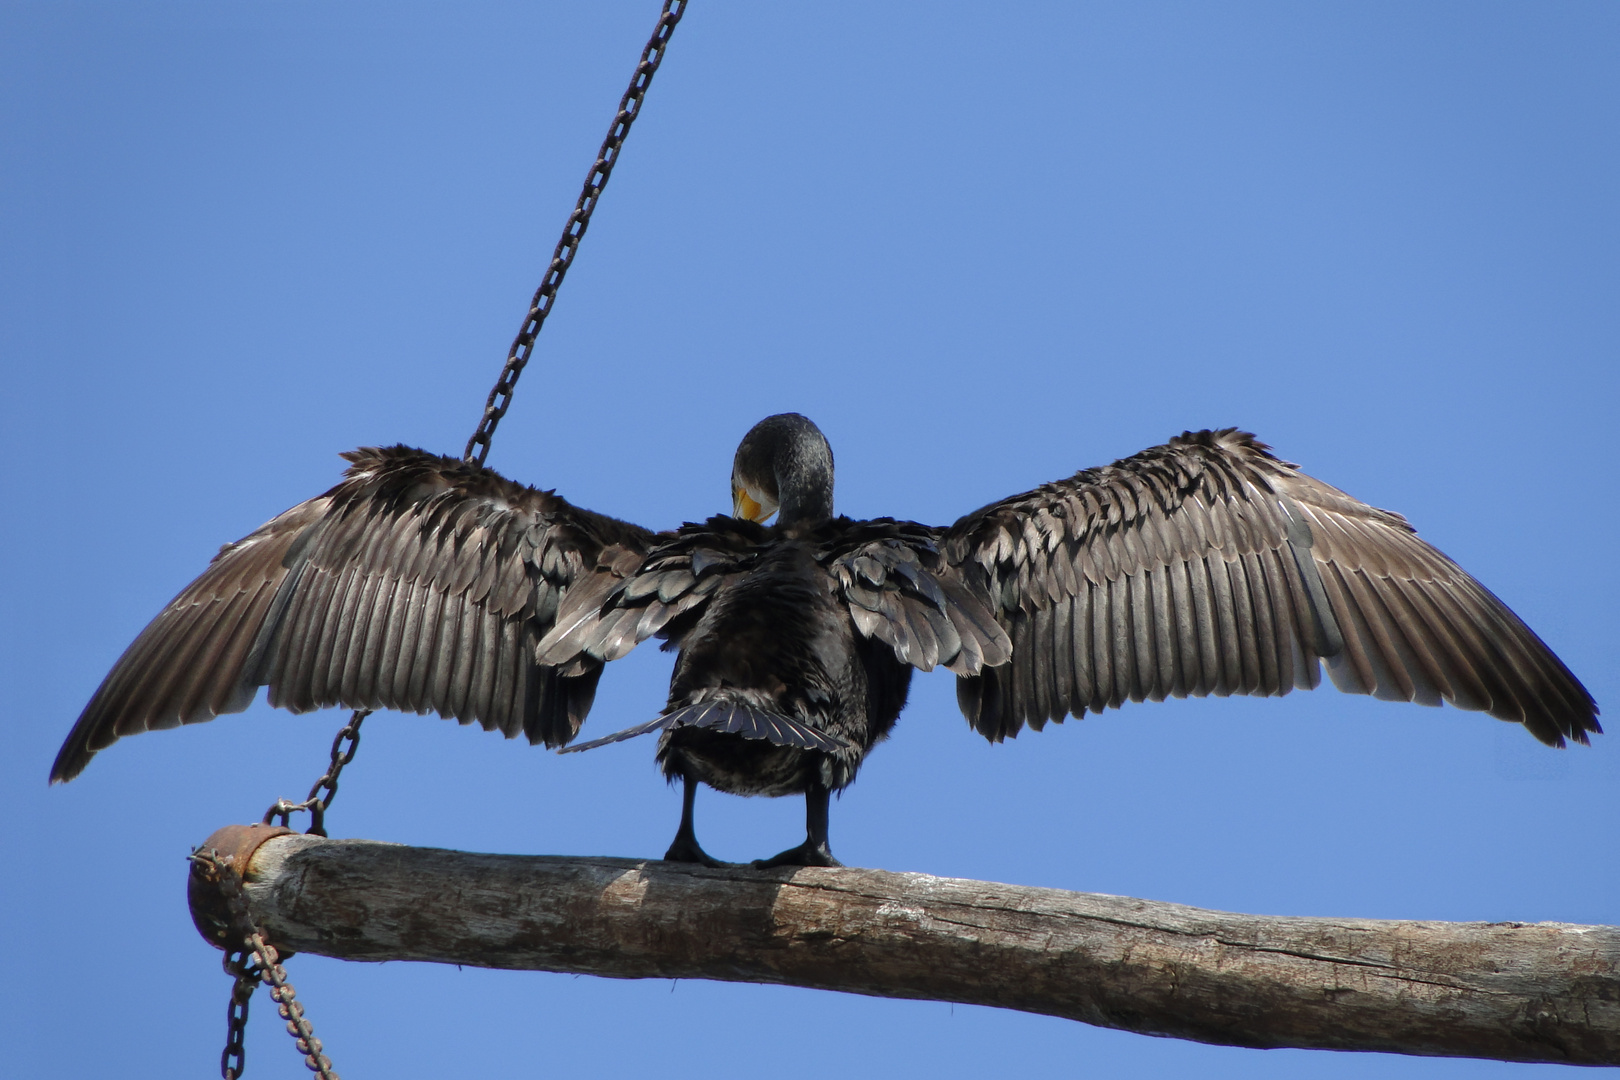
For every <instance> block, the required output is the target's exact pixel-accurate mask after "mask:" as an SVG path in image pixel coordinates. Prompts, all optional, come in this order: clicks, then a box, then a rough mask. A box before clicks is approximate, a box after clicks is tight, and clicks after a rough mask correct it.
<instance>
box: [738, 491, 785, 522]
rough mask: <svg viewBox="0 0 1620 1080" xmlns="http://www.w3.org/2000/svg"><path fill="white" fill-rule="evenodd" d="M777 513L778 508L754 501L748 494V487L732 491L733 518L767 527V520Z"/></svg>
mask: <svg viewBox="0 0 1620 1080" xmlns="http://www.w3.org/2000/svg"><path fill="white" fill-rule="evenodd" d="M773 513H776V507H765V505H761V504H758V502H755V500H753V495H750V494H748V489H747V487H732V489H731V517H734V518H742V520H745V521H758V523H760V525H765V520H766V518H768V517H771V515H773Z"/></svg>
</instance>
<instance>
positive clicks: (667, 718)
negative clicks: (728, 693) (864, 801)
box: [562, 701, 849, 754]
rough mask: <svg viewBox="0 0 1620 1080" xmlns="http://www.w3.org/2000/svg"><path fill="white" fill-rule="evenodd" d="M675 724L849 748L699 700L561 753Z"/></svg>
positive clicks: (779, 720) (771, 716)
mask: <svg viewBox="0 0 1620 1080" xmlns="http://www.w3.org/2000/svg"><path fill="white" fill-rule="evenodd" d="M678 727H700V728H709V729H710V730H712V731H724V732H729V733H731V734H733V735H741V736H742V737H743V738H745V739H765V740H767V741H769V742H773V743H775V744H776V745H778V746H792V747H797V748H798V749H800V750H820V751H822V752H824V753H829V754H830V753H835V752H837V751H839V750H845V749H848V748H849V743H848V742H846V741H844V740H843V739H840V738H838V737H837V736H835V735H829V734H827V733H826V732H825V731H819V730H817V729H816V728H813V727H811V726H810V725H809V724H806V723H804V722H803V721H801V720H795V719H793V718H792V717H791V716H784V715H783V714H782V713H779V712H772V711H770V710H769V709H762V708H760V707H758V706H757V705H749V704H747V703H745V702H741V701H702V702H699V703H697V704H696V705H683V706H681V707H680V708H678V709H671V710H670V711H669V712H666V713H664V714H663V715H661V716H658V717H656V718H655V719H652V720H649V721H647V722H646V723H644V724H637V725H635V726H634V727H627V728H625V729H624V730H623V731H615V732H614V733H613V734H612V735H607V736H604V737H602V738H600V739H593V740H591V741H590V742H587V743H580V744H579V745H578V746H570V747H566V748H565V749H564V750H563V751H562V753H565V754H568V753H572V752H574V751H576V750H594V749H595V748H596V747H598V746H606V745H607V744H608V743H616V742H623V741H624V740H626V739H633V738H635V737H636V736H638V735H648V734H651V733H652V732H654V731H664V730H666V729H669V728H678Z"/></svg>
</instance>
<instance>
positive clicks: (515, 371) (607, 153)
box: [461, 0, 687, 465]
mask: <svg viewBox="0 0 1620 1080" xmlns="http://www.w3.org/2000/svg"><path fill="white" fill-rule="evenodd" d="M686 4H687V0H664V11H663V14H661V15H659V17H658V25H657V27H655V28H654V30H653V34H652V37H651V38H649V39H648V41H647V47H646V48H645V49H643V50H642V51H641V63H639V64H637V65H636V73H635V76H634V77H633V78H631V80H630V87H629V89H627V90H626V91H625V92H624V97H622V98H620V99H619V112H618V115H616V116H615V117H614V118H613V126H612V127H610V128H608V133H607V138H605V139H603V140H602V149H601V150H599V151H597V154H596V163H595V164H594V165H592V166H591V171H590V173H589V174H588V175H587V176H586V177H585V186H584V188H582V189H581V190H580V193H579V202H578V203H576V204H575V205H574V212H573V213H572V214H570V215H568V224H566V225H564V226H563V232H562V239H560V240H558V241H557V250H556V251H555V252H553V253H552V256H551V266H550V268H549V269H547V270H546V276H545V278H544V280H542V281H541V283H540V288H539V291H537V292H536V293H535V294H534V299H533V300H532V301H531V302H530V303H529V314H528V317H527V318H525V319H524V320H523V328H522V329H521V330H519V331H518V335H517V337H516V339H514V340H513V342H512V349H511V351H510V352H508V353H507V354H506V366H505V367H503V368H501V375H500V378H498V379H496V380H495V388H494V389H493V390H491V391H490V392H489V398H488V400H486V401H485V402H484V415H483V418H482V419H481V420H479V422H478V430H477V431H475V432H473V436H472V438H470V439H468V440H467V449H466V450H465V451H463V452H462V455H461V458H462V460H463V461H469V462H472V463H474V464H477V465H482V464H483V463H484V459H485V458H487V457H489V441H490V439H491V438H493V437H494V435H495V426H496V425H497V424H499V423H500V422H501V417H503V416H505V415H506V410H507V408H508V407H509V406H510V405H511V404H512V391H513V390H514V389H516V387H517V381H518V376H519V375H521V374H523V367H524V365H525V364H527V363H528V362H529V356H530V354H531V353H533V352H534V339H535V337H536V336H538V335H539V333H540V327H541V326H542V325H544V323H545V321H546V316H547V315H548V314H550V313H551V305H552V302H553V301H554V300H555V299H556V298H557V288H558V286H560V285H561V284H562V280H563V277H564V276H565V275H566V274H567V273H568V267H569V266H571V265H572V264H573V262H574V253H575V252H576V251H577V250H579V242H580V239H581V238H582V237H584V235H585V229H586V228H587V227H588V226H589V225H590V223H591V214H592V213H593V212H594V211H595V210H596V200H597V199H598V198H600V197H601V195H602V189H603V188H605V187H607V182H608V177H609V176H611V175H612V173H613V166H614V164H615V163H616V162H617V161H618V160H619V151H620V149H621V148H622V147H623V146H624V139H625V136H626V135H629V134H630V125H631V124H633V123H635V120H636V117H637V116H639V115H641V99H642V98H643V97H645V96H646V93H647V87H649V86H651V85H652V77H653V74H654V73H655V72H656V71H657V70H658V65H659V64H661V63H663V60H664V50H665V48H666V47H667V46H668V44H669V36H670V34H672V33H674V31H675V24H676V23H678V22H680V21H681V16H682V15H683V14H685V12H686Z"/></svg>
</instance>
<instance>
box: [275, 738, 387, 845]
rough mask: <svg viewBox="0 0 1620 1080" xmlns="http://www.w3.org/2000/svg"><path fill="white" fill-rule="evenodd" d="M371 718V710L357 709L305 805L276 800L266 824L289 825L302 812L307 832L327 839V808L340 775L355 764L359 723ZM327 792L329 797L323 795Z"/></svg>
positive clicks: (304, 802) (335, 794)
mask: <svg viewBox="0 0 1620 1080" xmlns="http://www.w3.org/2000/svg"><path fill="white" fill-rule="evenodd" d="M370 715H371V710H370V709H356V710H355V713H354V715H353V716H351V717H349V722H348V723H347V724H344V725H343V727H341V728H339V729H338V733H337V737H336V738H334V739H333V740H332V760H331V764H329V765H328V766H327V767H326V771H325V772H324V773H322V774H321V776H320V778H319V779H317V780H316V781H315V783H314V784H313V785H311V786H310V789H309V796H308V797H307V798H305V799H304V801H303V802H296V803H295V802H288V801H287V800H286V799H277V800H276V801H275V805H273V806H271V807H270V809H268V810H266V811H265V812H264V823H265V824H266V825H272V824H275V819H276V818H278V817H279V818H280V819H281V822H280V823H281V824H282V825H286V824H287V821H288V818H290V817H291V816H292V815H293V814H296V813H298V812H299V811H300V810H308V811H309V828H308V829H305V830H304V831H305V832H308V833H313V834H314V835H316V836H325V835H326V808H327V807H328V806H331V805H332V800H333V799H334V798H336V797H337V788H338V775H339V774H340V773H342V772H343V766H345V765H347V764H348V763H349V762H351V761H353V760H354V753H355V751H356V750H358V749H360V721H362V720H364V719H365V718H366V717H368V716H370ZM322 788H325V789H326V793H325V794H324V795H323V794H321V789H322Z"/></svg>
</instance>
